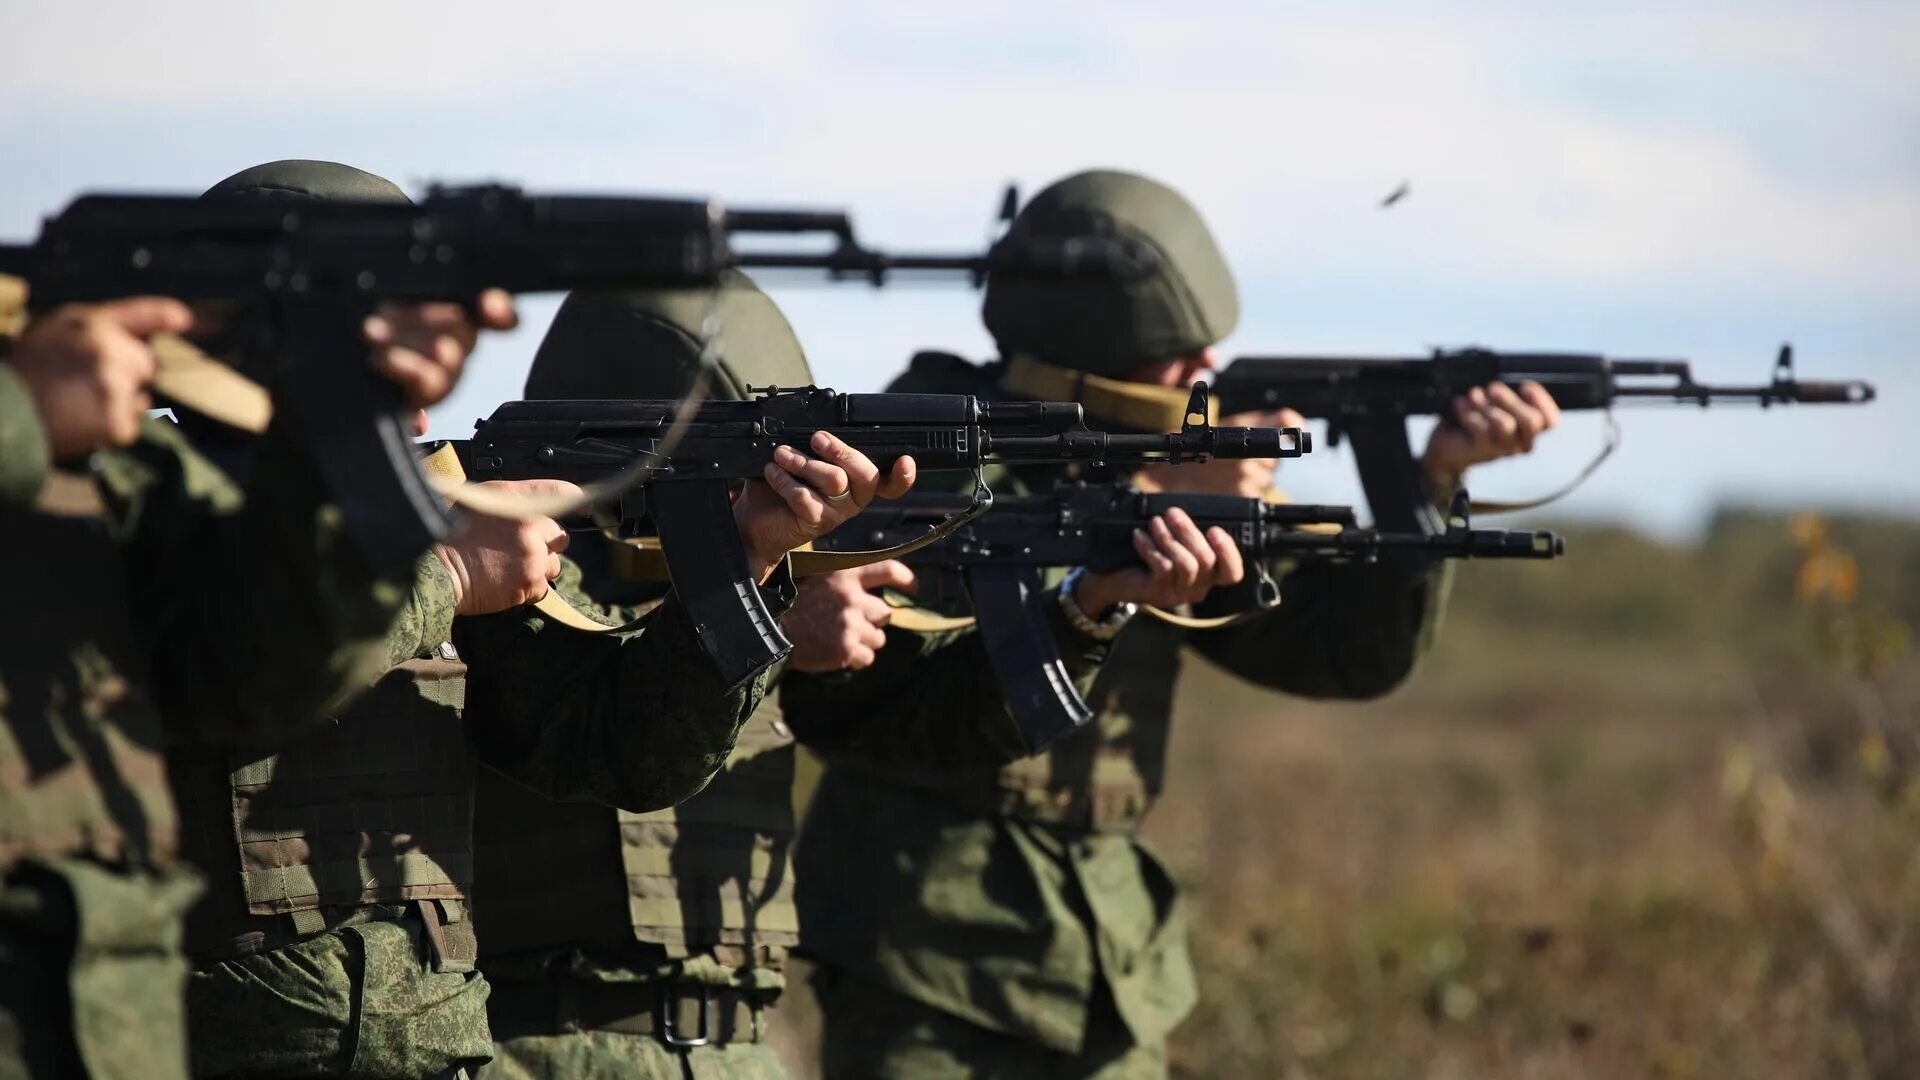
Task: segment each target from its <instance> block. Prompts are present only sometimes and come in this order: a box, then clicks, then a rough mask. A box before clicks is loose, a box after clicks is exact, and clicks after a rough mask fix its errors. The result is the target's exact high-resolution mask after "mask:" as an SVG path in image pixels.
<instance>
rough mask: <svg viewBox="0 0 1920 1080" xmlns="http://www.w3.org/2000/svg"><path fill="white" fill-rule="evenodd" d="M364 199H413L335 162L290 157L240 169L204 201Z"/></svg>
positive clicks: (386, 182)
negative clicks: (230, 199)
mask: <svg viewBox="0 0 1920 1080" xmlns="http://www.w3.org/2000/svg"><path fill="white" fill-rule="evenodd" d="M234 197H251V198H282V199H363V200H366V201H368V202H403V203H410V202H412V201H413V200H412V199H409V198H407V193H406V192H404V191H401V190H400V187H399V185H397V184H395V183H394V182H393V181H391V180H389V179H387V178H386V177H384V176H375V175H374V174H373V173H370V172H367V171H365V170H363V169H356V168H354V167H353V166H351V165H342V164H340V163H339V162H337V161H306V160H302V159H300V158H290V159H288V160H286V161H269V162H267V163H266V164H265V165H255V166H254V167H253V168H251V169H241V170H240V171H239V172H237V173H234V174H233V175H232V176H229V177H227V178H226V179H225V180H222V181H220V182H219V183H217V184H215V185H213V186H212V187H210V188H208V189H207V193H206V195H205V196H203V198H216V199H218V198H234Z"/></svg>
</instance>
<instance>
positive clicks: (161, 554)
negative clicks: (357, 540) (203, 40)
mask: <svg viewBox="0 0 1920 1080" xmlns="http://www.w3.org/2000/svg"><path fill="white" fill-rule="evenodd" d="M98 462H99V463H98V464H97V465H96V468H95V473H96V476H98V478H99V479H100V482H101V488H102V491H103V493H104V495H105V497H106V500H107V503H108V507H109V515H110V518H111V519H112V522H113V526H114V529H115V531H116V534H117V536H118V538H119V539H120V540H121V541H122V543H123V545H124V548H125V552H126V560H127V566H128V570H129V589H130V592H131V597H130V602H131V604H132V606H133V608H134V615H135V624H136V625H137V626H139V627H140V629H141V632H142V634H143V635H145V636H146V637H147V639H148V643H149V645H150V646H151V650H152V651H151V655H152V656H153V657H154V661H153V666H152V672H153V683H154V689H155V693H156V695H157V698H158V700H159V702H160V705H161V709H162V713H163V715H164V716H165V717H166V719H167V722H168V724H169V725H170V726H171V727H173V728H174V730H175V731H176V732H178V733H182V734H188V735H195V736H204V737H213V738H236V739H260V738H276V737H279V736H281V735H283V734H285V733H288V732H295V731H300V730H303V729H305V728H307V727H309V726H311V725H313V724H316V723H319V722H321V721H322V720H323V719H324V717H325V716H327V715H328V714H329V712H331V711H332V710H333V709H335V708H336V707H337V706H338V705H339V704H340V703H341V702H342V701H343V700H344V699H345V698H346V697H347V696H348V695H350V694H351V693H353V692H355V691H357V690H359V689H362V688H364V687H366V686H368V685H370V684H371V683H372V682H373V680H374V679H375V678H377V677H378V676H379V675H380V673H381V672H382V671H384V670H386V667H387V649H386V646H385V642H386V638H387V635H388V631H389V629H390V628H391V626H392V623H393V618H394V615H395V613H396V612H397V611H398V610H399V609H400V606H401V604H402V601H403V600H404V599H405V597H406V595H407V590H408V586H409V585H410V584H411V578H412V573H411V571H408V572H405V573H403V574H402V575H399V576H396V577H395V578H392V579H379V578H375V577H374V576H372V575H371V574H370V573H369V572H368V571H367V569H366V567H365V564H364V562H363V561H362V560H361V558H360V556H359V553H358V551H356V550H355V549H354V547H353V545H352V543H351V541H350V539H349V538H348V537H347V535H346V533H345V530H344V528H343V525H342V520H341V517H340V512H339V509H338V508H337V507H336V506H334V505H333V504H331V503H330V502H329V501H328V500H327V499H326V498H325V497H324V495H323V489H322V484H321V481H320V479H319V477H318V475H317V474H316V473H315V472H314V470H313V468H312V464H311V459H310V458H309V456H308V452H307V450H306V448H305V447H304V445H303V444H302V441H301V440H300V439H299V437H298V436H297V435H296V434H295V433H294V432H293V431H291V430H290V428H289V426H288V425H286V424H283V423H281V422H278V421H276V423H275V425H274V427H273V428H272V429H271V430H269V431H268V433H267V434H266V435H265V436H264V437H263V438H262V439H261V441H260V444H259V446H258V448H257V452H256V454H255V456H254V458H253V462H252V466H251V468H250V474H251V481H250V483H249V484H248V485H247V488H246V491H245V492H244V494H243V493H242V492H241V491H240V490H239V489H238V488H237V487H235V486H234V484H233V483H232V481H230V480H229V479H228V478H227V477H226V475H225V474H224V473H221V472H220V471H219V470H218V469H217V468H215V467H214V466H213V465H212V464H210V463H209V462H208V461H206V459H204V458H202V457H201V456H200V455H198V454H197V453H195V452H194V451H193V449H192V448H191V447H190V446H189V445H188V444H187V442H186V439H185V437H184V436H183V435H182V434H181V433H180V431H179V429H178V428H177V427H175V426H174V425H172V424H163V423H159V422H155V421H148V422H147V424H146V425H145V427H144V429H143V431H142V435H141V438H140V440H139V441H138V442H137V443H136V444H135V445H134V446H132V447H130V448H128V449H127V450H126V451H122V452H116V453H112V454H102V455H99V458H98Z"/></svg>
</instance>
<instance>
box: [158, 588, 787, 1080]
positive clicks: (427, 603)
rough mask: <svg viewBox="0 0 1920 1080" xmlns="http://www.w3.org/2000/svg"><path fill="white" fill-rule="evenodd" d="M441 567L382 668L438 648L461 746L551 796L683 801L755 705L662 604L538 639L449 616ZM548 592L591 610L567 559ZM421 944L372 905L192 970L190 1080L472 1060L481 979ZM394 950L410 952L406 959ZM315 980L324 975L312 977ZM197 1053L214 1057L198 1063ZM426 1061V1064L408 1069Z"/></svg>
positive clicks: (752, 693)
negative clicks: (621, 623) (452, 681)
mask: <svg viewBox="0 0 1920 1080" xmlns="http://www.w3.org/2000/svg"><path fill="white" fill-rule="evenodd" d="M429 563H431V564H432V565H431V567H430V566H429V565H428V564H429ZM438 565H439V564H438V561H437V560H433V559H432V558H431V557H428V558H425V559H422V560H421V578H420V587H419V589H418V590H417V593H418V594H417V595H416V596H415V597H414V598H413V600H412V601H411V602H410V603H409V605H408V607H407V608H406V610H405V611H404V612H403V614H402V616H401V618H400V619H399V620H398V622H397V623H396V627H395V630H394V635H393V637H392V639H391V640H390V642H389V647H390V655H391V656H393V657H401V656H407V655H412V656H425V655H430V654H432V653H433V652H434V651H435V648H436V645H430V644H429V642H437V641H445V640H446V639H447V637H448V636H449V635H451V637H452V639H453V641H454V642H455V643H456V646H457V649H458V651H459V654H460V655H461V656H462V657H463V658H465V659H466V660H467V661H468V669H467V696H466V705H465V707H464V719H465V726H466V736H467V738H468V739H469V740H470V742H471V744H472V748H473V751H474V752H476V753H477V754H478V757H479V760H481V761H482V762H485V763H487V764H488V765H490V766H491V767H493V768H495V769H498V770H500V771H502V772H503V773H506V774H508V775H511V776H512V777H513V778H514V779H515V780H517V781H519V782H521V783H525V784H528V785H530V786H532V787H534V788H535V789H538V790H543V791H546V792H549V793H551V794H552V795H553V797H556V798H567V799H594V800H598V801H600V802H603V803H610V804H614V805H625V806H631V807H635V808H642V809H646V808H653V807H658V806H661V805H666V804H669V803H671V802H673V801H675V800H677V799H683V798H685V797H687V796H688V795H691V794H692V793H694V792H696V791H698V790H699V789H700V788H701V786H703V785H704V784H705V783H706V781H707V779H708V778H709V777H710V775H711V774H712V772H713V770H715V769H717V768H718V767H719V766H720V765H721V763H723V762H724V761H725V760H726V758H727V756H728V754H729V753H730V752H731V750H732V748H733V742H734V738H735V735H736V733H737V731H738V729H739V726H740V724H741V723H742V722H743V721H744V719H745V717H746V716H747V715H748V714H749V713H750V712H751V710H752V709H753V708H754V707H756V706H757V705H758V704H759V701H760V700H761V698H762V697H763V696H764V693H765V682H766V680H765V676H763V677H762V678H761V679H759V680H756V681H755V682H753V683H750V684H748V685H747V686H745V687H743V688H741V689H739V690H736V691H733V692H731V693H729V692H728V691H727V690H726V689H725V687H723V686H722V685H721V681H720V676H719V674H718V672H717V671H716V670H715V669H714V668H713V666H712V664H711V663H710V662H709V661H708V660H707V659H706V656H705V654H704V652H702V651H701V650H700V646H699V643H698V641H697V640H696V639H695V637H694V635H693V628H692V626H691V624H690V623H688V622H687V619H686V616H685V615H684V613H683V612H682V611H681V609H680V607H679V605H678V604H677V603H676V602H673V601H672V600H671V599H669V600H668V601H667V602H664V603H662V604H661V605H660V606H659V607H657V608H656V609H655V610H654V611H653V612H651V613H650V614H649V615H648V616H647V617H646V618H645V620H644V622H643V623H642V625H641V626H640V627H639V628H638V629H635V630H632V631H627V632H624V633H621V634H608V635H582V634H579V633H578V632H576V631H572V630H568V629H566V628H562V627H553V626H549V625H548V624H547V622H546V620H545V619H544V618H543V617H541V616H539V615H538V614H537V613H533V611H532V609H531V608H527V609H516V610H514V611H510V612H502V613H499V614H496V615H488V616H478V617H471V618H460V619H458V620H456V619H454V617H453V604H452V592H451V582H450V579H448V578H447V577H446V576H445V572H444V570H435V569H434V568H435V567H438ZM775 585H776V588H775V589H774V590H773V591H772V593H771V594H770V595H769V597H768V599H769V603H770V605H771V606H772V607H773V609H774V610H775V611H780V610H783V609H784V605H785V603H786V602H787V601H788V597H789V596H790V593H786V592H781V591H780V588H782V587H783V588H784V589H787V590H790V589H791V582H790V580H785V581H782V580H779V579H776V582H775ZM556 588H557V589H558V590H559V591H560V592H561V593H562V594H563V595H566V596H568V597H569V599H570V600H572V601H573V602H574V603H576V604H578V605H579V606H582V607H586V608H588V609H589V610H595V609H594V608H593V607H592V606H591V604H590V602H589V601H588V600H587V598H586V597H585V596H584V594H583V593H582V592H581V591H580V589H579V569H578V567H577V566H576V565H574V564H573V563H571V562H565V564H564V570H563V574H562V577H561V579H560V580H559V581H558V582H557V583H556ZM598 610H599V611H600V613H601V614H603V615H611V614H613V612H612V611H611V609H604V608H602V609H598ZM352 712H353V710H352V709H349V711H348V716H347V718H346V719H345V720H343V723H351V722H352ZM370 764H371V763H370ZM228 827H229V828H231V824H230V823H229V825H228ZM395 831H396V832H401V831H404V829H402V828H396V830H395ZM469 842H470V840H469ZM228 888H229V889H236V890H237V887H236V886H228ZM348 910H350V909H348ZM337 921H338V920H330V922H337ZM275 923H277V920H276V921H275V922H270V923H268V925H274V924H275ZM383 927H388V928H392V929H381V928H383ZM421 934H422V926H421V923H420V921H419V916H418V915H417V914H416V913H415V909H411V908H405V907H395V906H386V905H376V906H373V907H367V908H362V909H360V910H358V911H356V912H352V913H351V914H349V915H348V916H347V920H346V924H345V925H333V926H331V927H330V928H329V929H328V930H326V931H325V932H323V933H320V934H318V935H315V936H310V937H304V938H302V939H301V940H299V941H297V942H295V943H293V944H291V945H286V946H281V947H279V948H276V949H271V950H269V951H266V952H263V953H258V954H254V955H251V956H244V957H240V958H237V959H225V958H222V959H218V960H213V961H211V962H209V963H205V964H202V965H201V966H200V968H199V970H197V971H196V973H195V975H194V976H193V979H192V981H191V982H190V984H189V987H188V1007H189V1012H190V1019H191V1023H192V1026H193V1030H194V1031H195V1032H196V1033H202V1032H204V1033H208V1035H207V1036H206V1037H202V1038H199V1041H197V1042H196V1045H195V1048H194V1050H195V1069H196V1072H199V1073H201V1074H203V1075H236V1076H238V1075H261V1074H266V1073H269V1072H271V1074H272V1075H280V1076H384V1075H438V1072H437V1071H436V1070H447V1069H454V1068H462V1067H471V1066H472V1065H474V1064H476V1063H477V1062H478V1061H482V1060H485V1058H486V1056H487V1053H488V1051H487V1049H486V1047H487V1046H489V1045H490V1041H489V1033H488V1028H487V1025H486V1016H485V1010H484V1008H483V1003H484V1001H485V997H486V983H485V980H484V978H482V977H481V976H480V975H479V974H477V973H472V972H456V971H449V970H446V965H444V964H440V965H436V963H435V957H434V955H433V951H432V950H431V949H428V948H426V947H425V946H424V945H423V943H422V940H421ZM403 937H404V938H405V939H406V941H408V942H411V944H410V945H408V946H407V947H404V948H403V947H402V943H401V939H402V938H403ZM376 947H379V948H380V949H381V950H382V951H379V952H378V955H377V957H376V954H375V950H376ZM356 950H363V951H364V953H365V955H366V957H367V961H366V962H367V964H369V965H371V964H372V963H373V961H374V960H375V959H378V960H379V962H380V964H381V965H382V966H381V967H380V969H379V970H378V971H376V970H375V969H374V968H373V967H372V966H369V967H367V969H366V971H367V974H366V976H365V979H364V981H356V980H355V979H354V978H352V977H351V976H352V975H353V974H354V973H353V969H352V964H353V962H354V957H356V956H358V955H360V953H359V952H356ZM329 957H334V958H339V957H345V958H346V960H345V961H344V963H345V964H346V967H344V968H340V969H338V970H334V969H329V968H327V967H326V965H327V964H328V963H331V962H332V961H330V960H328V959H327V958H329ZM436 966H438V967H439V968H440V970H436ZM323 971H330V972H332V973H330V974H326V975H325V977H320V976H319V975H316V972H323ZM341 972H344V976H343V975H342V974H341ZM376 976H377V977H378V978H379V979H380V980H382V981H378V982H376V981H375V979H376ZM288 1002H298V1003H301V1004H299V1006H298V1007H297V1008H292V1009H289V1008H286V1007H285V1005H286V1003H288ZM320 1003H324V1006H323V1005H322V1004H320ZM214 1033H218V1034H214ZM197 1037H198V1036H197ZM389 1040H390V1041H391V1043H392V1044H391V1045H385V1043H386V1042H387V1041H389ZM203 1046H205V1047H208V1049H207V1051H206V1053H208V1054H211V1055H215V1056H214V1057H211V1058H208V1059H204V1060H203V1059H202V1057H201V1056H200V1055H201V1053H202V1047H203ZM341 1046H348V1047H350V1048H351V1053H352V1057H353V1060H354V1061H358V1062H365V1063H369V1064H367V1065H366V1066H365V1067H366V1068H367V1069H369V1070H378V1069H383V1068H387V1067H388V1065H389V1063H392V1067H393V1068H395V1069H396V1070H398V1071H396V1072H392V1073H388V1072H380V1071H366V1072H340V1071H337V1070H338V1069H341V1068H344V1067H346V1066H344V1065H343V1064H342V1063H341V1059H340V1058H339V1056H338V1053H339V1050H338V1048H339V1047H341ZM476 1047H477V1048H478V1049H476ZM428 1064H432V1065H434V1069H430V1070H427V1071H424V1072H423V1071H417V1070H418V1067H420V1066H423V1065H428ZM408 1070H416V1071H411V1072H409V1071H408Z"/></svg>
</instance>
